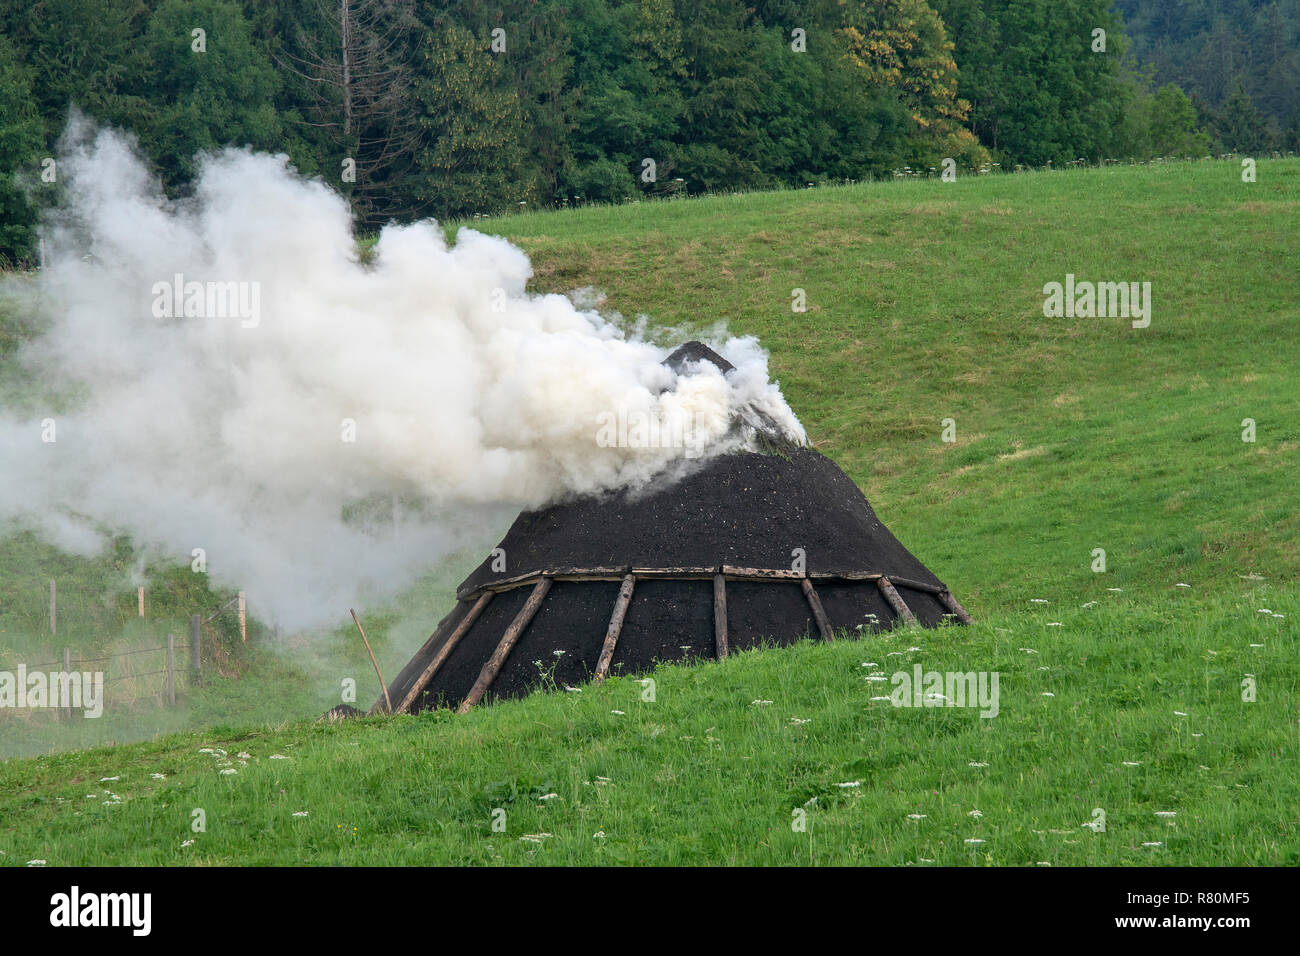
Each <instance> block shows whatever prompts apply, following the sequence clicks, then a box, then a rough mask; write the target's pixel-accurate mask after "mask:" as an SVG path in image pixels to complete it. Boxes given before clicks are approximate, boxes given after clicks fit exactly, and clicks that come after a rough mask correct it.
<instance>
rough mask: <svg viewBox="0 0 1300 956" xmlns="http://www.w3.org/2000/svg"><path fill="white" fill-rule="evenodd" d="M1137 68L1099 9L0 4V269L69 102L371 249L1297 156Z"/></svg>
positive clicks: (1233, 107)
mask: <svg viewBox="0 0 1300 956" xmlns="http://www.w3.org/2000/svg"><path fill="white" fill-rule="evenodd" d="M1242 2H1245V0H1242ZM1099 36H1100V37H1101V41H1100V45H1099V40H1098V38H1099ZM1128 47H1129V44H1128V41H1127V40H1126V39H1125V37H1124V35H1123V29H1122V26H1121V23H1120V21H1119V19H1118V17H1117V16H1116V15H1115V14H1114V13H1113V12H1111V9H1110V0H810V2H795V0H495V2H491V3H488V2H484V0H447V2H440V3H437V4H434V3H428V2H422V0H278V2H276V3H274V4H265V3H262V2H259V0H245V2H239V0H39V2H33V3H25V4H16V5H10V6H9V7H8V8H7V9H5V10H3V11H0V170H4V171H6V172H9V171H12V173H13V175H6V176H5V177H4V179H3V180H0V257H2V258H0V261H10V262H13V261H19V262H23V261H27V262H30V260H31V257H32V254H33V236H34V231H33V224H34V222H35V220H36V218H37V216H38V214H39V208H40V206H41V205H42V203H46V202H51V201H53V199H52V198H50V195H51V193H52V192H53V191H51V190H45V189H42V188H41V187H42V186H43V185H47V184H44V183H42V179H41V169H42V167H41V164H42V161H43V159H45V158H46V157H49V156H52V155H54V154H55V152H56V150H57V142H58V139H59V136H60V134H61V132H62V130H63V129H64V126H65V124H66V121H67V117H68V114H69V110H70V109H72V108H74V107H75V108H76V109H79V110H81V111H82V112H84V113H85V114H87V115H89V116H90V117H92V118H93V119H95V120H97V121H99V122H102V123H107V124H111V125H114V126H118V127H121V128H123V129H126V130H128V131H130V132H132V133H133V134H134V135H135V136H136V137H137V138H138V141H139V146H140V149H141V151H142V152H143V154H144V155H146V156H147V157H148V158H149V160H150V161H151V162H152V163H153V165H154V167H155V170H156V172H157V174H158V175H159V177H160V178H161V180H162V181H163V183H164V185H165V186H166V188H167V189H168V190H169V191H172V192H179V191H183V190H184V189H185V188H186V185H187V183H188V182H189V180H190V179H191V177H192V176H193V174H194V163H195V157H196V155H197V154H199V153H200V152H201V151H203V150H208V149H214V148H217V147H221V146H225V145H236V146H242V145H248V146H252V147H254V148H256V149H261V150H269V151H273V152H282V153H286V154H287V155H288V156H289V157H290V159H291V161H292V163H293V164H294V166H295V167H296V168H297V169H298V170H300V171H301V172H302V173H304V174H306V175H309V176H319V177H321V178H322V179H323V180H324V181H326V182H328V183H330V184H331V185H333V186H334V187H335V188H336V189H338V191H339V192H340V193H342V194H343V195H344V196H346V197H347V199H348V201H349V202H350V203H351V206H352V209H353V211H354V214H355V217H356V220H357V222H358V224H359V225H360V226H361V227H362V228H373V227H376V226H378V225H380V224H382V223H383V222H386V221H389V220H394V219H395V220H408V219H412V218H417V217H425V216H433V217H437V218H440V219H446V218H456V217H470V216H473V215H476V214H494V213H499V212H501V211H502V210H505V209H510V208H518V207H520V206H523V207H525V208H527V207H537V206H557V205H569V204H577V203H587V202H618V201H623V200H627V199H631V198H635V197H638V196H645V195H651V196H662V195H671V194H674V193H699V192H708V191H722V190H745V189H762V188H773V187H781V186H802V185H805V184H808V183H822V182H835V181H845V180H859V179H870V178H877V177H881V176H887V175H891V174H893V173H895V172H896V171H898V170H903V169H910V170H913V171H929V170H931V169H934V168H939V167H941V166H942V165H943V164H944V162H945V160H951V161H952V163H954V164H955V166H956V167H957V168H959V169H961V170H964V171H973V170H981V169H982V170H987V169H990V168H991V167H992V166H993V165H994V164H999V165H1000V166H1001V167H1002V168H1008V167H1011V166H1013V165H1016V164H1025V165H1036V166H1037V165H1044V164H1047V163H1055V164H1057V165H1061V164H1064V163H1067V162H1072V161H1077V160H1079V159H1084V160H1088V161H1093V162H1096V161H1100V160H1102V159H1105V158H1149V157H1151V156H1157V155H1162V156H1172V155H1205V154H1206V153H1207V152H1211V151H1216V150H1217V151H1223V150H1235V149H1251V150H1260V149H1267V148H1295V146H1296V144H1295V142H1294V140H1295V136H1294V135H1292V134H1291V133H1287V132H1286V130H1285V129H1284V128H1283V126H1279V125H1278V124H1277V123H1276V122H1273V121H1271V120H1270V119H1269V117H1268V116H1265V115H1264V114H1263V113H1261V112H1260V110H1259V109H1258V107H1256V106H1255V104H1254V102H1253V100H1252V99H1251V95H1250V93H1249V92H1247V88H1246V87H1244V86H1241V85H1240V84H1238V86H1237V87H1232V88H1231V90H1230V91H1229V93H1228V94H1225V96H1224V97H1223V98H1222V101H1221V102H1220V103H1219V105H1217V106H1216V105H1214V104H1212V103H1211V102H1210V101H1209V100H1206V99H1204V98H1203V97H1202V98H1200V99H1197V100H1194V99H1192V98H1189V97H1188V96H1187V95H1186V94H1184V93H1183V91H1182V90H1181V89H1180V88H1179V86H1178V85H1176V84H1174V83H1166V84H1164V85H1161V86H1158V87H1157V85H1156V81H1155V76H1156V74H1155V72H1154V71H1153V70H1152V69H1151V68H1149V67H1148V68H1146V69H1145V71H1144V70H1143V69H1140V68H1139V67H1138V66H1137V65H1136V63H1135V62H1134V61H1133V59H1132V54H1131V51H1130V50H1129V49H1128ZM1296 132H1297V131H1292V133H1296ZM1288 136H1289V137H1290V138H1288Z"/></svg>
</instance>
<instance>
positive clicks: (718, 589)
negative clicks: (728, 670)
mask: <svg viewBox="0 0 1300 956" xmlns="http://www.w3.org/2000/svg"><path fill="white" fill-rule="evenodd" d="M713 651H714V656H715V657H717V659H718V660H722V659H723V658H725V657H726V656H727V578H726V576H725V575H723V574H715V575H714V576H713Z"/></svg>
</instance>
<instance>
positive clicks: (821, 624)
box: [799, 578, 835, 644]
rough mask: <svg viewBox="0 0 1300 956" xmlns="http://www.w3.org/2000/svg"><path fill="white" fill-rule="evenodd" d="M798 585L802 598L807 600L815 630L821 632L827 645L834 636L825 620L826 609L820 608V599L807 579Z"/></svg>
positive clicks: (828, 622)
mask: <svg viewBox="0 0 1300 956" xmlns="http://www.w3.org/2000/svg"><path fill="white" fill-rule="evenodd" d="M799 584H800V586H801V587H802V588H803V596H804V597H806V598H807V599H808V606H809V607H810V608H812V615H813V620H814V621H816V622H817V630H819V631H820V632H821V635H822V640H824V641H826V643H828V644H829V643H830V642H831V641H833V640H835V634H834V632H832V631H831V622H830V621H828V620H827V619H826V609H825V608H823V607H822V599H821V598H819V597H818V596H817V590H816V589H815V588H814V587H813V583H812V582H811V581H809V580H808V579H807V578H804V579H803V580H802V581H800V582H799Z"/></svg>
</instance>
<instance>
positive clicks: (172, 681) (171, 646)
mask: <svg viewBox="0 0 1300 956" xmlns="http://www.w3.org/2000/svg"><path fill="white" fill-rule="evenodd" d="M167 703H168V704H170V705H171V706H172V707H175V706H176V635H174V634H168V635H167Z"/></svg>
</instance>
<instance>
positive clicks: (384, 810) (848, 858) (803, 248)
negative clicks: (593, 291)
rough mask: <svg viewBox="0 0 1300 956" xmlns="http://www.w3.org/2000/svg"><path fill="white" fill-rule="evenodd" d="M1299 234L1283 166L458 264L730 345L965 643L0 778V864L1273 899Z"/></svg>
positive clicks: (534, 225)
mask: <svg viewBox="0 0 1300 956" xmlns="http://www.w3.org/2000/svg"><path fill="white" fill-rule="evenodd" d="M1298 208H1300V162H1298V161H1295V160H1283V161H1274V162H1269V161H1263V162H1261V163H1260V165H1259V176H1258V181H1257V182H1255V183H1253V184H1246V183H1243V182H1242V181H1241V177H1240V169H1239V167H1238V166H1236V165H1234V164H1232V163H1223V162H1208V161H1207V162H1202V163H1194V164H1170V165H1153V166H1146V167H1135V168H1116V167H1111V168H1104V169H1081V170H1073V171H1069V172H1061V173H1035V174H1026V175H1016V176H992V177H985V178H979V179H959V180H958V181H957V182H956V183H953V184H945V183H940V182H938V181H937V180H932V181H905V182H900V183H882V184H874V185H864V186H857V187H847V188H836V189H822V190H810V191H801V192H785V193H762V194H748V195H737V196H720V197H715V198H709V199H704V200H690V201H672V202H663V203H648V204H639V205H636V204H634V205H628V206H618V207H609V208H595V209H583V210H576V211H570V212H563V213H549V214H532V215H523V216H519V217H516V218H511V219H506V220H499V221H491V222H489V223H488V224H487V225H486V226H481V227H480V228H484V229H487V230H489V231H493V232H498V233H500V234H503V235H506V236H508V237H510V238H512V239H514V240H515V241H517V242H518V243H519V244H520V245H521V246H523V247H524V248H525V249H526V250H527V251H528V252H529V253H530V255H532V256H533V259H534V264H535V267H536V271H537V276H536V278H535V280H534V287H535V288H536V289H538V290H539V291H565V290H569V289H573V288H576V287H583V286H594V287H595V288H597V289H599V290H602V291H603V292H604V293H605V294H606V295H607V299H606V301H605V303H604V304H603V306H602V308H605V309H618V310H621V311H622V312H624V313H625V314H626V315H628V316H629V317H630V316H634V315H637V314H642V313H644V314H648V315H650V316H651V317H652V318H653V324H654V325H656V326H674V325H675V326H680V327H681V334H682V337H685V336H686V335H688V334H699V333H701V332H707V330H708V328H709V326H710V324H711V323H713V322H715V321H718V320H726V321H727V323H728V325H729V328H730V329H731V330H732V331H733V332H742V333H752V334H756V335H758V336H759V337H760V338H761V340H762V341H763V343H764V344H765V345H766V346H767V347H768V348H769V349H770V350H771V352H772V367H773V369H774V372H775V376H776V377H777V378H779V379H780V381H781V384H782V387H783V389H784V391H785V394H786V395H787V397H788V399H789V401H790V403H791V405H792V407H794V408H795V409H796V411H797V412H798V413H799V414H800V416H801V417H802V419H803V421H804V423H805V424H806V425H807V427H808V431H809V434H810V436H811V437H812V439H813V441H814V443H815V445H816V447H818V449H819V450H821V451H822V452H823V453H825V454H827V455H829V456H830V457H832V458H833V459H835V460H836V461H837V462H839V463H840V464H841V465H842V466H843V467H844V468H845V469H846V470H847V471H848V473H849V474H850V476H851V477H853V478H854V480H855V481H857V482H858V484H859V485H860V486H861V487H862V488H863V489H864V491H865V492H866V493H867V496H868V498H869V499H870V500H871V502H872V504H873V505H874V506H875V508H876V510H877V511H878V513H879V514H880V517H881V519H882V520H883V521H884V522H885V523H886V524H887V525H888V526H889V527H890V528H891V530H893V531H894V532H895V533H896V534H897V535H898V537H899V538H900V540H902V541H903V542H905V543H906V545H907V546H908V548H909V549H910V550H912V551H913V552H914V553H915V554H916V555H917V556H918V557H919V558H920V559H921V560H923V561H924V562H925V563H926V565H927V566H928V567H930V568H931V569H932V570H933V571H934V572H935V573H936V574H937V575H938V576H939V577H940V578H942V579H943V580H944V581H945V582H946V583H947V584H949V586H951V587H952V588H953V589H954V591H955V592H956V593H959V594H960V595H962V599H963V602H964V603H965V604H966V605H967V607H968V608H969V609H970V610H971V612H972V613H973V614H974V615H975V617H976V620H977V624H976V625H975V626H974V627H972V628H970V629H953V630H941V631H935V632H923V633H912V632H906V631H905V632H899V633H896V634H892V635H889V636H887V637H884V638H880V639H872V640H869V641H861V642H843V643H837V644H835V645H831V646H820V645H811V644H810V645H802V646H799V647H796V648H792V649H786V650H774V651H765V652H760V653H748V654H742V655H739V656H737V657H736V658H735V659H731V660H728V661H726V662H723V663H722V664H709V665H705V666H702V667H699V668H694V669H686V668H664V669H661V670H660V671H658V672H657V673H656V674H655V675H654V679H655V684H654V685H653V687H651V686H650V685H644V686H643V685H642V684H641V683H639V682H636V681H633V680H629V679H623V680H619V681H613V682H611V683H609V684H607V685H606V686H605V687H603V688H600V689H595V688H590V687H588V688H584V689H583V690H582V691H581V693H568V692H564V691H558V692H556V693H554V694H549V695H543V696H540V697H535V698H533V699H530V700H526V701H520V702H515V703H509V704H505V705H502V706H499V707H493V708H484V709H482V710H481V711H478V712H476V713H471V714H469V715H467V716H466V717H452V716H450V715H447V714H443V713H438V714H430V715H424V716H421V717H418V718H410V717H404V718H397V719H393V720H382V719H380V720H367V721H361V722H355V723H350V724H346V725H339V726H320V725H314V724H308V723H298V724H275V725H274V726H266V725H262V726H260V727H251V726H245V727H242V728H241V727H237V726H227V727H223V728H214V729H212V730H209V731H207V732H206V733H205V735H204V736H196V735H190V736H175V737H168V738H162V739H159V740H156V741H153V742H149V743H141V744H133V745H129V746H125V747H119V748H115V749H106V750H93V751H86V752H81V753H69V754H61V755H55V756H49V757H43V758H39V759H33V760H10V761H6V762H5V763H4V764H3V765H0V821H3V822H0V851H3V853H4V855H3V856H0V860H3V861H4V862H8V863H22V862H25V861H27V860H30V859H45V860H48V861H49V862H50V863H51V864H55V863H94V862H102V863H128V862H130V863H171V862H177V863H180V862H205V863H249V862H268V863H270V862H275V863H290V862H300V861H301V862H309V863H354V862H368V863H415V862H470V861H474V862H488V861H496V860H500V861H504V862H595V863H599V862H649V863H675V862H732V861H735V862H742V863H760V862H804V863H806V862H810V861H812V862H826V863H830V862H839V863H851V862H879V863H896V864H902V863H925V862H931V861H933V862H937V863H963V862H969V863H983V862H994V863H1015V864H1026V863H1030V864H1032V863H1039V862H1044V863H1057V864H1071V863H1073V864H1084V863H1086V864H1100V863H1142V862H1147V861H1153V862H1154V861H1158V862H1161V863H1166V864H1198V863H1199V864H1219V863H1271V864H1283V863H1296V862H1298V860H1297V858H1296V856H1295V849H1294V848H1295V846H1296V845H1297V840H1296V831H1297V820H1296V818H1295V813H1294V809H1293V808H1294V807H1295V806H1296V805H1297V798H1300V782H1298V781H1300V775H1298V774H1297V773H1296V769H1297V767H1296V761H1297V759H1298V758H1300V749H1298V748H1297V737H1296V716H1297V705H1300V665H1298V664H1297V663H1296V662H1297V660H1300V658H1297V655H1296V651H1297V635H1296V627H1295V622H1296V621H1297V619H1298V617H1300V587H1298V586H1297V584H1296V581H1297V575H1298V573H1300V546H1298V540H1300V518H1298V517H1297V514H1296V497H1295V494H1294V490H1293V488H1294V477H1293V476H1294V474H1295V473H1296V465H1297V459H1298V458H1300V424H1298V423H1300V390H1298V389H1297V388H1296V386H1295V367H1294V354H1293V351H1291V350H1289V347H1290V343H1291V341H1292V338H1293V333H1294V324H1295V321H1296V316H1297V314H1298V313H1300V289H1297V287H1296V284H1295V282H1294V262H1295V260H1296V254H1297V248H1296V247H1297V239H1296V234H1295V229H1294V222H1295V217H1296V214H1297V210H1298ZM1067 275H1068V276H1073V277H1076V278H1077V279H1078V280H1079V281H1080V282H1082V281H1092V282H1150V283H1151V290H1152V291H1151V296H1152V310H1151V322H1150V325H1149V327H1146V328H1134V327H1133V325H1132V322H1131V321H1130V320H1129V319H1125V318H1045V317H1044V314H1043V303H1044V298H1045V296H1044V286H1045V285H1046V284H1047V283H1050V282H1062V283H1064V282H1066V281H1067ZM796 290H802V291H803V293H804V295H805V296H806V301H807V311H805V312H794V311H793V310H792V302H794V301H795V296H796ZM1247 419H1250V420H1251V422H1252V423H1253V435H1252V434H1250V427H1248V426H1247V425H1246V424H1245V420H1247ZM945 431H948V432H949V435H950V437H954V438H955V440H954V441H951V442H948V441H944V440H943V439H944V433H945ZM1244 437H1253V439H1254V440H1253V441H1246V440H1243V438H1244ZM5 546H6V547H7V546H8V543H6V545H5ZM1099 550H1103V551H1104V552H1105V554H1104V570H1099V568H1100V567H1102V565H1101V564H1100V563H1099V554H1098V552H1099ZM452 580H454V578H453V579H452ZM425 599H426V600H428V596H427V595H426V596H425ZM1040 602H1042V603H1040ZM429 623H430V624H432V623H433V622H432V621H430V622H429ZM380 636H381V637H382V636H383V635H382V633H381V635H380ZM408 650H409V648H403V647H400V646H399V645H398V642H389V643H385V644H384V645H383V646H381V648H380V653H381V663H382V664H383V665H384V667H385V668H386V669H387V670H389V671H390V672H395V670H396V667H397V666H399V665H400V664H401V663H402V662H403V661H404V659H405V658H404V656H403V655H405V654H406V652H407V651H408ZM914 665H920V666H921V667H922V668H923V670H925V671H931V670H935V671H940V672H944V671H960V672H997V673H999V675H1000V680H1001V702H1000V707H999V713H998V715H997V716H996V717H989V718H981V717H980V716H979V714H978V712H977V711H975V710H973V709H956V708H952V709H949V708H939V709H931V708H916V709H913V708H900V709H896V708H894V707H892V706H891V705H890V703H889V702H887V701H882V700H873V699H872V698H879V697H882V696H884V697H887V696H888V695H889V694H890V693H891V690H892V686H891V682H890V678H891V676H892V674H893V673H894V672H905V673H910V672H911V669H912V668H913V666H914ZM872 678H875V679H872ZM299 713H301V712H300V711H299ZM289 716H290V714H289V713H285V714H283V717H284V718H288V717H289ZM240 722H241V720H240V718H239V717H238V716H236V715H234V713H233V712H232V715H231V717H230V723H231V724H232V725H234V724H238V723H240ZM218 748H219V749H220V750H223V751H225V753H224V754H223V753H220V752H214V753H205V752H203V751H204V750H213V751H216V750H218ZM240 754H247V756H239V755H240ZM277 755H278V756H282V757H285V758H287V759H285V760H283V761H281V760H273V757H274V756H277ZM222 770H227V771H228V770H233V771H235V772H234V773H224V774H223V773H221V771H222ZM154 774H161V775H162V777H161V778H157V777H155V776H154ZM106 778H107V779H106ZM195 810H202V811H203V814H201V815H200V816H201V817H202V818H203V819H204V820H206V829H205V830H203V831H202V832H196V831H195V830H194V829H193V824H194V822H195V821H196V820H197V819H199V816H196V815H195V814H194V811H195ZM498 810H501V811H504V813H503V814H498V813H496V811H498ZM1097 810H1100V811H1102V813H1101V816H1100V817H1099V816H1098V815H1097V813H1096V811H1097ZM977 811H978V812H977ZM1099 821H1104V829H1102V828H1101V827H1100V826H1097V824H1098V822H1099ZM494 823H498V824H503V825H504V829H503V830H500V831H498V830H496V829H494ZM803 823H806V824H807V826H806V827H805V826H803ZM1084 823H1091V824H1094V826H1092V827H1088V828H1084V827H1082V826H1081V824H1084ZM187 841H193V842H192V843H187Z"/></svg>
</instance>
